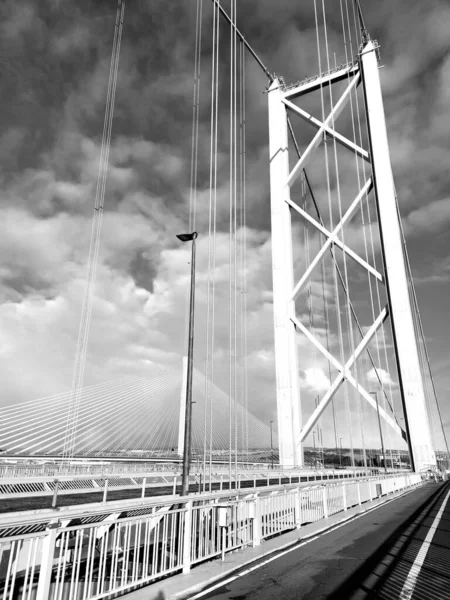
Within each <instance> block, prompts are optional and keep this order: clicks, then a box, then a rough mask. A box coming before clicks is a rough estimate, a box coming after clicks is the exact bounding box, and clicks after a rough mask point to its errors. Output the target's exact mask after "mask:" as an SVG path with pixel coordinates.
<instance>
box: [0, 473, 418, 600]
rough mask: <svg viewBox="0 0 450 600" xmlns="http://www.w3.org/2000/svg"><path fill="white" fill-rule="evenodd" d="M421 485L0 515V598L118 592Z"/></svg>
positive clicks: (407, 480) (369, 482)
mask: <svg viewBox="0 0 450 600" xmlns="http://www.w3.org/2000/svg"><path fill="white" fill-rule="evenodd" d="M421 481H422V478H421V477H420V475H417V474H408V475H402V476H393V477H387V478H377V479H366V480H358V481H351V482H346V483H344V482H341V483H338V484H330V485H326V486H325V485H319V486H314V487H312V488H307V489H305V488H300V487H299V486H296V485H293V486H280V487H278V489H276V490H273V489H270V490H267V489H266V490H251V491H250V493H249V491H247V493H244V492H235V493H233V494H232V495H231V496H230V495H229V494H228V495H225V494H224V493H223V492H222V493H220V492H218V493H213V494H204V495H198V496H190V497H184V498H179V499H177V504H176V505H173V502H174V501H173V499H172V500H171V501H170V502H169V501H167V502H165V503H164V504H161V501H160V500H159V501H158V502H159V504H156V503H155V502H149V501H148V500H147V501H142V502H136V501H134V503H131V502H130V501H127V502H126V503H122V504H121V506H122V510H120V509H119V508H117V509H116V508H115V509H114V510H115V512H114V513H112V512H111V511H110V512H109V513H107V514H105V509H104V507H103V509H102V507H101V506H97V508H96V509H92V508H91V509H90V510H89V511H86V510H84V511H83V510H82V509H81V508H80V507H76V508H74V507H70V508H68V509H64V510H61V511H60V512H58V511H46V514H42V515H41V516H40V517H39V518H37V516H36V515H34V514H33V513H31V512H30V513H27V514H25V513H23V514H21V515H20V520H19V517H14V515H12V516H9V517H6V516H5V517H4V518H2V522H1V523H0V552H1V555H2V560H1V563H0V594H2V597H3V598H5V599H8V600H15V599H16V598H22V599H26V600H80V599H81V598H83V600H91V599H92V600H94V599H100V598H105V597H107V596H110V595H111V594H120V593H121V592H126V591H128V590H130V589H132V588H134V587H135V586H137V585H142V584H145V583H150V582H151V581H153V580H155V579H156V578H160V577H162V576H166V575H170V574H172V573H176V572H180V571H183V572H187V571H189V570H190V569H191V567H193V566H195V565H196V564H197V563H199V562H201V561H203V560H210V559H212V558H214V557H216V556H220V555H223V554H224V553H226V552H229V551H231V550H234V549H236V548H243V547H246V546H257V545H258V544H260V543H261V540H262V539H264V538H267V537H270V536H273V535H275V534H280V533H282V532H285V531H288V530H291V529H294V528H299V527H301V526H302V525H303V524H305V523H310V522H312V521H317V520H319V519H323V518H326V517H328V516H329V515H332V514H334V513H336V512H339V511H343V510H347V509H348V508H350V507H351V506H355V505H358V504H361V503H363V502H366V501H368V500H371V499H373V498H376V497H379V496H381V495H384V494H387V493H389V492H392V491H394V490H401V489H405V488H410V487H413V486H416V485H418V484H420V483H421ZM115 504H117V506H119V504H120V503H115ZM124 506H126V507H127V509H126V510H124V508H123V507H124ZM102 510H103V513H102V512H101V511H102ZM14 519H16V522H15V521H14Z"/></svg>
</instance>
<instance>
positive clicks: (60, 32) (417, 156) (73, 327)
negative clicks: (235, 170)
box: [0, 0, 450, 445]
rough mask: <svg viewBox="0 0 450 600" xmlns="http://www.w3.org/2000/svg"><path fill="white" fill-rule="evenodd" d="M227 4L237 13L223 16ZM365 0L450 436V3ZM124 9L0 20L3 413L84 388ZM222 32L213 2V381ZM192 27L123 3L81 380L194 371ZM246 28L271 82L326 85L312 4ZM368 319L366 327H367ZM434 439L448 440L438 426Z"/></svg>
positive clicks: (305, 370) (249, 233)
mask: <svg viewBox="0 0 450 600" xmlns="http://www.w3.org/2000/svg"><path fill="white" fill-rule="evenodd" d="M229 4H230V3H229V1H228V2H225V3H224V5H225V7H226V8H227V10H229ZM326 4H327V7H328V8H327V17H328V19H329V39H330V45H331V46H332V47H334V46H335V49H334V51H335V52H336V53H337V60H338V61H339V62H340V60H341V59H342V58H343V55H342V51H343V50H342V49H343V44H342V39H341V37H342V32H341V30H340V29H339V27H340V9H339V6H338V5H339V2H337V1H336V0H335V1H333V2H331V0H329V1H328V2H326ZM362 4H363V8H364V14H365V19H366V24H367V26H368V29H369V31H370V32H371V35H372V37H374V38H376V39H377V40H378V41H379V43H380V45H381V57H382V65H383V68H382V69H381V71H380V73H381V78H382V85H383V89H384V94H385V96H384V99H385V109H386V115H387V122H388V130H389V139H390V147H391V155H392V162H393V169H394V175H395V181H396V186H397V192H398V198H399V203H400V210H401V213H402V216H403V223H404V229H405V235H406V238H407V242H408V249H409V253H410V259H411V264H412V268H413V272H414V276H415V280H416V289H417V294H418V299H419V304H420V308H421V314H422V319H423V324H424V329H425V333H426V337H427V342H428V349H429V352H430V356H431V361H432V366H433V371H434V374H435V381H436V386H437V392H438V395H439V397H440V399H441V405H442V411H443V418H444V423H445V425H446V427H447V431H448V432H449V433H450V405H449V403H448V400H447V398H448V394H449V392H450V375H449V372H450V369H449V367H450V357H449V354H448V348H449V343H448V340H449V339H450V319H449V318H448V314H449V312H448V302H447V298H448V295H449V290H450V285H449V284H450V254H449V234H448V230H449V224H450V198H449V194H450V192H449V183H450V181H449V180H450V174H449V170H448V164H449V162H450V144H449V142H448V139H449V133H450V116H449V100H450V40H449V36H448V30H449V27H450V6H449V4H448V2H446V1H444V0H429V1H428V2H426V3H423V2H420V1H419V0H395V1H393V0H379V1H378V2H376V3H373V2H368V1H366V2H364V1H363V3H362ZM116 7H117V3H116V1H115V0H95V1H93V0H92V1H89V0H80V1H78V2H72V1H69V0H41V1H40V2H39V3H37V2H34V1H33V0H4V1H3V2H2V3H1V6H0V16H1V21H0V48H1V52H0V76H1V78H0V101H1V102H0V106H1V111H0V178H1V180H0V211H1V213H2V214H1V223H2V235H1V236H0V246H1V248H0V261H1V264H0V277H1V283H2V285H1V288H0V331H1V336H0V355H1V358H2V365H3V368H2V370H1V375H0V377H1V382H0V383H1V390H2V392H1V403H2V404H3V405H12V404H14V403H16V402H22V401H28V400H33V399H35V398H40V397H44V396H48V395H51V394H58V393H62V392H65V391H67V390H68V389H70V387H71V382H72V373H73V368H74V357H75V350H76V344H77V336H78V326H79V321H80V314H81V305H82V299H83V293H84V285H85V279H86V261H87V256H88V249H89V238H90V231H91V223H92V217H93V206H94V198H95V190H96V182H97V173H98V164H99V158H100V148H101V139H102V128H103V118H104V111H105V101H106V94H107V89H108V76H109V65H110V57H111V49H112V41H113V35H114V22H115V17H116ZM211 18H212V3H211V2H209V0H203V18H202V24H203V38H202V62H201V103H200V120H199V176H198V194H197V210H196V228H197V230H198V232H199V242H198V265H197V266H198V271H197V273H198V288H197V316H198V318H197V328H196V367H197V368H198V369H199V370H200V371H204V370H205V349H206V329H207V322H206V310H207V282H208V269H207V267H208V237H207V233H208V202H209V162H208V161H209V145H210V132H209V119H210V101H211V98H210V84H211V46H212V40H211ZM195 20H196V1H195V0H189V1H186V0H184V1H182V0H172V1H171V2H167V0H133V1H131V0H129V2H128V3H127V6H126V10H125V20H124V28H123V35H122V46H121V54H120V63H119V72H118V81H117V93H116V101H115V111H114V122H113V129H112V138H111V151H110V162H109V170H108V178H107V185H106V192H105V213H104V222H103V230H102V237H101V250H100V256H99V264H98V268H97V278H96V287H95V300H94V305H93V316H92V325H91V329H90V337H89V348H88V355H87V363H86V371H85V384H86V385H90V384H97V383H102V382H105V381H111V380H112V379H114V378H118V377H122V376H125V375H127V376H128V375H136V376H142V377H145V376H147V375H148V374H149V373H151V369H152V365H155V364H157V365H159V364H161V365H170V366H172V367H173V366H175V365H177V364H179V366H180V369H181V356H182V355H183V353H184V351H185V339H186V325H185V323H186V318H185V317H186V301H187V288H188V285H189V253H188V248H187V247H186V248H184V247H180V244H179V242H178V241H177V240H176V238H175V235H176V234H177V233H179V232H180V231H183V230H186V229H187V227H188V223H189V196H190V166H191V143H192V137H191V134H192V97H193V72H194V49H195ZM237 20H238V26H239V28H240V29H241V30H242V31H243V32H244V33H245V35H246V36H247V37H248V39H249V41H250V43H251V44H252V46H253V47H254V48H255V50H256V51H257V53H258V54H259V55H260V57H261V58H262V60H263V61H264V63H265V64H266V65H267V66H268V68H269V70H270V71H271V72H276V73H277V74H282V75H283V76H284V78H285V79H286V81H296V80H298V79H302V78H303V77H305V76H308V75H314V74H315V73H316V72H317V58H316V56H317V55H316V47H315V28H314V7H313V1H312V0H300V1H299V0H278V2H276V3H274V2H273V1H272V0H238V19H237ZM221 35H222V39H223V41H222V52H223V55H221V59H220V63H221V66H222V67H223V75H221V83H220V86H221V87H220V89H221V91H220V103H221V110H220V114H221V117H220V119H219V132H220V133H222V132H223V139H224V141H223V146H222V144H221V142H220V141H219V148H218V150H219V182H218V221H217V240H216V267H217V271H216V290H217V291H216V293H217V308H216V322H215V347H214V350H215V365H216V366H215V378H216V382H217V383H218V384H219V385H221V386H222V387H224V388H226V385H227V382H228V374H227V369H226V363H227V361H228V354H227V352H228V337H227V336H228V305H227V294H228V284H227V277H228V257H229V247H228V229H227V226H228V225H227V223H228V218H229V215H228V212H227V211H228V204H227V203H228V199H227V193H228V192H227V180H226V169H227V152H228V148H227V145H228V140H227V138H226V135H225V131H226V128H227V114H226V111H225V108H227V106H228V104H227V103H228V100H227V97H228V93H229V81H228V80H227V77H228V66H227V58H226V57H227V56H228V54H227V53H228V43H229V41H228V40H229V38H228V37H226V36H229V30H228V31H227V29H226V26H225V24H222V29H221ZM332 49H333V48H332ZM246 72H247V94H246V104H247V170H246V176H247V214H246V220H247V229H246V240H247V294H246V296H247V323H248V335H247V339H248V349H247V366H248V385H249V404H250V406H251V409H252V411H253V412H254V413H256V414H257V415H258V416H259V417H260V418H262V419H263V420H264V421H265V422H268V421H269V420H271V419H275V418H276V408H275V402H274V392H275V388H274V378H275V375H274V356H273V318H272V289H271V288H272V281H271V277H272V276H271V246H270V204H269V196H268V184H269V182H268V137H267V96H266V95H265V94H264V93H263V92H264V91H265V88H266V87H267V84H268V81H267V77H266V76H265V75H264V74H263V73H262V72H261V70H260V69H259V67H258V66H257V65H255V63H254V61H253V60H252V59H251V57H249V56H247V59H246ZM222 107H223V109H224V110H223V112H222ZM318 116H320V115H318ZM304 145H305V144H304ZM316 170H317V171H318V169H316ZM315 174H316V173H315V171H314V170H313V176H314V175H315ZM318 186H319V187H320V182H319V183H318ZM355 243H356V242H355ZM361 314H362V315H363V316H362V324H363V326H367V325H370V321H369V319H368V318H367V319H366V318H365V316H364V312H362V313H361ZM300 354H301V356H304V362H303V363H302V364H301V365H300V377H301V381H302V387H303V389H305V390H306V391H307V392H308V393H310V395H311V394H313V395H314V394H315V393H316V392H317V393H320V392H321V391H323V388H324V386H325V384H326V382H327V379H326V378H327V375H326V371H325V370H324V368H323V367H322V366H321V365H320V364H315V363H314V361H313V360H311V356H310V354H309V355H308V354H307V353H305V354H302V353H301V352H300ZM308 357H309V358H308ZM378 366H379V367H380V368H381V367H382V365H381V364H379V365H378ZM385 377H386V380H388V379H389V378H391V379H392V382H393V384H394V386H395V380H396V376H395V374H393V373H391V374H389V373H387V372H386V373H385ZM369 379H370V375H369ZM342 427H343V428H345V426H344V425H343V426H342ZM342 427H341V429H342ZM435 427H436V431H437V429H438V427H437V423H436V424H435ZM342 430H343V429H342ZM342 435H344V440H345V439H346V438H345V433H341V436H342ZM346 441H347V440H346ZM344 443H345V442H344ZM439 443H440V444H441V445H442V440H440V442H439Z"/></svg>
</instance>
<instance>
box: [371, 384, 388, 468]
mask: <svg viewBox="0 0 450 600" xmlns="http://www.w3.org/2000/svg"><path fill="white" fill-rule="evenodd" d="M369 393H370V394H371V395H372V396H375V401H376V403H377V415H378V427H379V429H380V440H381V452H382V453H383V463H384V472H385V473H386V475H387V466H386V453H385V451H384V441H383V430H382V429H381V419H380V405H379V404H378V394H377V392H369Z"/></svg>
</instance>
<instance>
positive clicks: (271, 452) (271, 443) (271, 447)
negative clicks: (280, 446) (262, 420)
mask: <svg viewBox="0 0 450 600" xmlns="http://www.w3.org/2000/svg"><path fill="white" fill-rule="evenodd" d="M274 422H275V421H270V456H271V459H272V471H273V432H272V423H274Z"/></svg>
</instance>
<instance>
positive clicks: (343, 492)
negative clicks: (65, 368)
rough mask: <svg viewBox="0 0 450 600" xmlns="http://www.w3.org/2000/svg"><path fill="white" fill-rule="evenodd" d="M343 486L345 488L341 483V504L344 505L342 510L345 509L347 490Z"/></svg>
mask: <svg viewBox="0 0 450 600" xmlns="http://www.w3.org/2000/svg"><path fill="white" fill-rule="evenodd" d="M345 488H346V486H345V485H343V486H342V506H343V507H344V510H347V490H346V489H345Z"/></svg>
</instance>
